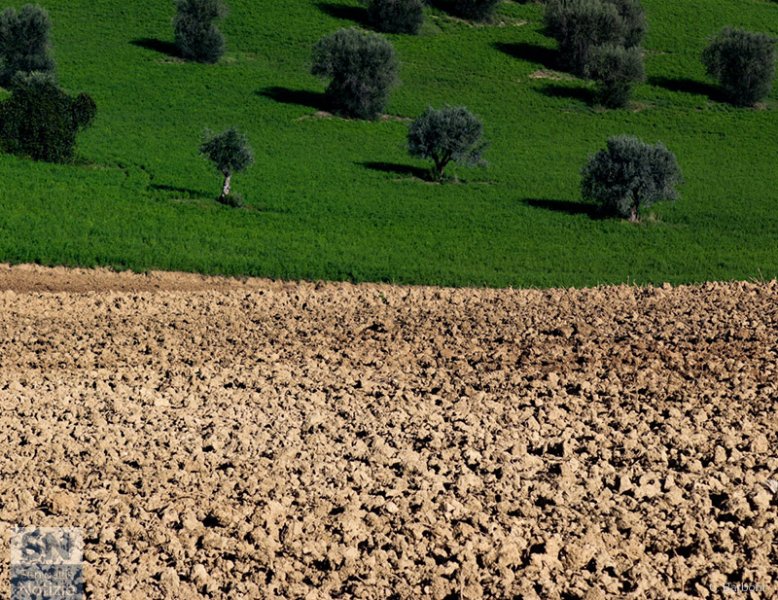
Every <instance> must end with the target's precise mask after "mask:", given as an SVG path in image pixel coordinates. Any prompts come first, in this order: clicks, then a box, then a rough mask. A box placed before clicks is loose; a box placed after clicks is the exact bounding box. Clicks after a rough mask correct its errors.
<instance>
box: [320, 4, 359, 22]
mask: <svg viewBox="0 0 778 600" xmlns="http://www.w3.org/2000/svg"><path fill="white" fill-rule="evenodd" d="M316 8H318V9H319V10H320V11H322V12H323V13H325V14H328V15H329V16H331V17H333V18H335V19H341V20H343V21H354V22H355V23H357V24H358V25H362V26H364V27H367V26H368V25H369V24H370V23H369V22H368V19H367V10H365V9H364V8H363V7H361V6H347V5H345V4H336V3H335V2H317V3H316Z"/></svg>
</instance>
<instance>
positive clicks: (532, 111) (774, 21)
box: [0, 0, 778, 287]
mask: <svg viewBox="0 0 778 600" xmlns="http://www.w3.org/2000/svg"><path fill="white" fill-rule="evenodd" d="M20 1H21V0H20ZM41 2H42V4H43V5H44V6H45V7H46V8H47V9H48V10H49V12H50V14H51V17H52V19H53V22H54V43H55V57H56V60H57V63H58V73H59V79H60V82H61V84H62V85H63V87H65V88H66V89H68V90H69V91H70V92H80V91H86V92H88V93H90V94H92V95H93V97H94V98H95V100H96V101H97V104H98V108H99V112H98V118H97V121H96V122H95V124H94V126H93V127H92V128H91V129H90V130H88V131H87V132H86V133H84V134H83V135H82V136H81V137H80V142H79V156H80V158H79V161H78V164H76V165H49V164H42V163H34V162H31V161H29V160H25V159H20V158H17V157H12V156H8V155H0V178H1V179H2V185H1V186H0V261H10V262H37V263H42V264H47V265H55V264H61V265H83V266H94V265H103V266H110V267H114V268H131V269H134V270H138V271H143V270H149V269H164V270H184V271H198V272H203V273H212V274H217V273H218V274H229V275H260V276H268V277H278V278H290V279H298V278H303V279H336V280H341V279H349V280H359V281H361V280H373V281H393V282H397V283H429V284H443V285H487V286H517V287H518V286H588V285H594V284H601V283H615V282H627V281H628V282H636V283H658V282H663V281H669V282H671V283H681V282H695V281H701V280H709V279H751V278H759V279H769V278H773V277H776V276H778V91H777V90H774V91H773V93H772V95H771V97H770V100H769V102H768V103H767V106H766V107H763V108H762V109H759V110H751V109H749V110H744V109H736V108H733V107H730V106H728V105H726V104H723V103H721V102H717V101H715V100H712V99H711V98H710V96H711V95H713V97H714V98H715V90H713V89H712V88H711V87H710V85H709V83H708V82H707V81H706V78H705V74H704V71H703V67H702V66H701V64H700V61H699V55H700V53H701V51H702V49H703V48H704V46H705V45H706V40H707V38H708V37H709V36H710V35H712V34H714V33H716V32H717V31H718V30H719V29H720V28H721V27H723V26H725V25H736V26H742V27H746V28H748V29H752V30H755V31H766V32H770V33H772V34H775V35H778V4H777V3H775V2H771V1H769V0H683V1H682V2H667V1H666V0H643V3H644V6H645V8H646V11H647V13H648V17H649V21H650V32H649V35H648V38H647V41H646V50H647V60H646V68H647V72H648V76H649V79H648V81H647V83H646V84H645V85H642V86H640V87H639V88H638V90H637V92H636V94H635V98H634V106H633V107H632V108H631V109H629V110H617V111H610V112H604V111H601V110H598V109H595V108H592V107H591V106H590V104H589V102H588V95H589V88H588V86H587V84H585V83H584V82H581V81H579V80H575V79H561V80H554V79H548V78H543V77H538V72H539V71H544V70H548V66H549V65H550V64H551V63H552V61H553V58H554V43H553V41H552V40H550V39H548V38H546V37H545V36H544V35H543V34H542V32H541V29H542V24H541V20H542V7H541V6H540V5H539V4H516V3H513V2H505V3H504V6H503V7H502V8H501V9H500V13H499V17H498V19H497V23H495V24H493V25H490V26H471V25H468V24H466V23H463V22H460V21H457V20H454V19H451V18H449V17H447V16H446V15H444V14H442V13H439V12H434V11H433V12H430V14H429V18H428V19H427V23H426V25H425V28H424V31H423V35H421V36H418V37H407V36H389V37H390V39H391V40H392V42H393V43H394V44H395V47H396V48H397V51H398V54H399V57H400V59H401V62H402V67H401V85H400V86H399V87H398V88H397V89H396V91H395V92H394V94H393V96H392V99H391V102H390V106H389V109H388V112H389V113H390V114H391V115H395V116H399V117H413V116H416V115H417V114H418V113H420V112H421V111H422V110H424V108H426V107H427V106H428V105H433V106H440V105H443V104H445V103H449V104H464V105H466V106H468V107H469V108H470V109H471V110H472V111H473V112H475V113H476V114H478V115H479V116H480V117H481V118H482V119H483V121H484V123H485V127H486V132H487V137H488V139H489V141H490V142H491V146H490V148H489V150H488V151H487V154H486V159H487V160H488V162H489V164H488V166H487V167H486V168H481V169H462V168H457V169H455V170H454V171H453V172H454V173H456V174H457V175H458V177H459V179H460V181H459V183H450V184H445V185H435V184H430V183H427V182H425V181H423V180H422V179H420V178H417V177H415V174H416V173H417V172H418V170H419V169H420V168H426V165H425V164H424V163H422V162H419V161H415V160H412V159H410V158H409V157H408V156H407V153H406V149H405V136H406V131H407V122H406V121H404V120H401V119H389V120H385V121H380V122H359V121H349V120H343V119H336V118H319V117H317V116H316V115H315V113H316V112H317V110H318V109H317V106H318V105H319V103H320V101H321V92H322V91H323V90H324V88H325V86H326V83H325V82H323V81H320V80H318V79H316V78H314V77H313V76H311V75H309V61H310V49H311V46H312V45H313V43H314V42H316V40H318V39H319V38H320V37H321V36H322V35H324V34H326V33H329V32H332V31H335V30H336V29H337V28H339V27H343V26H351V25H354V24H355V21H354V20H353V19H354V18H356V19H357V20H358V19H360V18H361V16H360V15H361V13H360V11H359V10H354V9H353V8H352V9H351V10H349V8H348V7H357V6H359V3H358V1H357V0H332V2H331V3H319V2H315V1H313V0H290V1H288V2H278V1H270V0H266V1H263V2H255V1H252V0H230V1H229V2H228V3H229V5H230V16H229V17H228V18H227V20H226V21H225V22H224V23H223V24H222V30H223V31H224V32H225V35H226V36H227V39H228V44H229V50H228V54H227V56H226V57H225V59H224V60H223V61H222V62H221V63H220V64H218V65H214V66H203V65H197V64H188V63H183V62H180V61H179V60H177V59H175V58H174V57H172V56H171V55H169V53H168V52H169V45H170V42H171V41H172V28H171V24H170V23H171V18H172V15H173V8H172V2H167V1H166V0H163V1H158V0H134V1H133V2H118V1H117V0H41ZM8 5H10V3H9V2H8V1H7V0H6V1H4V2H2V6H8ZM232 125H234V126H237V127H239V128H240V129H242V130H243V131H244V132H246V133H247V134H248V136H249V138H250V141H251V143H252V145H253V147H254V150H255V153H256V159H257V160H256V163H255V165H254V166H253V167H252V168H251V169H250V170H249V171H247V172H246V173H244V174H240V175H238V176H237V177H236V180H235V186H236V190H237V191H239V192H241V193H243V195H244V196H245V197H246V200H247V203H248V206H247V207H246V208H243V209H232V208H228V207H224V206H221V205H219V204H218V203H216V202H215V201H214V198H215V197H216V196H217V195H218V192H219V190H220V184H221V181H220V177H219V176H218V174H216V173H215V172H212V171H211V168H210V166H209V165H208V164H207V163H206V162H205V161H204V160H203V159H202V158H201V157H199V156H198V153H197V147H198V144H199V142H200V139H201V136H202V132H203V130H204V129H205V128H206V127H209V128H211V129H215V130H218V129H221V128H225V127H227V126H232ZM619 133H629V134H635V135H638V136H639V137H641V138H643V139H644V140H646V141H651V142H653V141H657V140H660V141H663V142H664V143H665V144H666V145H667V146H668V147H669V148H670V149H671V150H673V151H674V152H675V153H676V155H677V157H678V160H679V163H680V165H681V168H682V169H683V172H684V177H685V179H686V183H685V185H684V186H683V187H682V188H681V196H682V197H681V199H680V200H679V201H678V202H677V203H675V204H663V205H657V207H656V208H655V209H654V210H653V211H652V216H651V217H649V218H646V219H644V222H643V223H642V224H640V225H634V224H630V223H627V222H621V221H616V220H598V219H593V218H591V217H590V216H589V214H590V211H589V208H588V207H587V206H586V205H583V204H581V198H580V191H579V172H580V169H581V167H582V166H583V164H584V162H585V161H586V159H587V157H588V156H589V155H590V154H592V153H593V152H595V151H596V150H598V149H599V148H601V147H602V146H603V145H604V142H605V140H606V138H607V137H608V136H609V135H612V134H619Z"/></svg>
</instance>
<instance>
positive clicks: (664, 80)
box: [648, 77, 726, 102]
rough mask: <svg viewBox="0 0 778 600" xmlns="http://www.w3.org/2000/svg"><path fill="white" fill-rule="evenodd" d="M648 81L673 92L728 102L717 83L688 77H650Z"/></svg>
mask: <svg viewBox="0 0 778 600" xmlns="http://www.w3.org/2000/svg"><path fill="white" fill-rule="evenodd" d="M648 83H650V84H651V85H655V86H657V87H661V88H664V89H666V90H669V91H671V92H681V93H684V94H694V95H697V96H707V97H708V98H710V99H711V100H713V101H715V102H726V98H724V96H723V94H722V92H721V90H720V89H719V88H718V87H716V86H715V85H712V84H710V83H706V82H704V81H697V80H695V79H689V78H688V77H649V79H648Z"/></svg>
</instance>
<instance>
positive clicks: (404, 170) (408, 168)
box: [357, 161, 432, 181]
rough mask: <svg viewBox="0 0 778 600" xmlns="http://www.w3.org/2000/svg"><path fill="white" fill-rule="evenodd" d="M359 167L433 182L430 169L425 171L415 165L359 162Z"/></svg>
mask: <svg viewBox="0 0 778 600" xmlns="http://www.w3.org/2000/svg"><path fill="white" fill-rule="evenodd" d="M357 164H358V165H361V166H363V167H364V168H366V169H370V170H371V171H380V172H382V173H393V174H395V175H405V176H409V177H415V178H417V179H422V180H424V181H432V177H431V176H430V171H429V169H423V168H422V167H415V166H413V165H402V164H399V163H388V162H380V161H378V162H375V161H368V162H359V163H357Z"/></svg>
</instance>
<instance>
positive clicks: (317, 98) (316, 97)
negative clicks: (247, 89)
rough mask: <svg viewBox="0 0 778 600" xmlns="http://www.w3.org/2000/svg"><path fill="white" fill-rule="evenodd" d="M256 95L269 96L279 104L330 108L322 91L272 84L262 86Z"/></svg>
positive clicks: (319, 108)
mask: <svg viewBox="0 0 778 600" xmlns="http://www.w3.org/2000/svg"><path fill="white" fill-rule="evenodd" d="M257 95H258V96H262V97H264V98H270V99H271V100H275V101H276V102H280V103H281V104H296V105H298V106H307V107H309V108H314V109H316V110H329V109H330V103H329V101H328V100H327V95H326V94H323V93H322V92H312V91H310V90H293V89H290V88H286V87H279V86H272V87H266V88H262V89H261V90H259V91H258V92H257Z"/></svg>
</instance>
